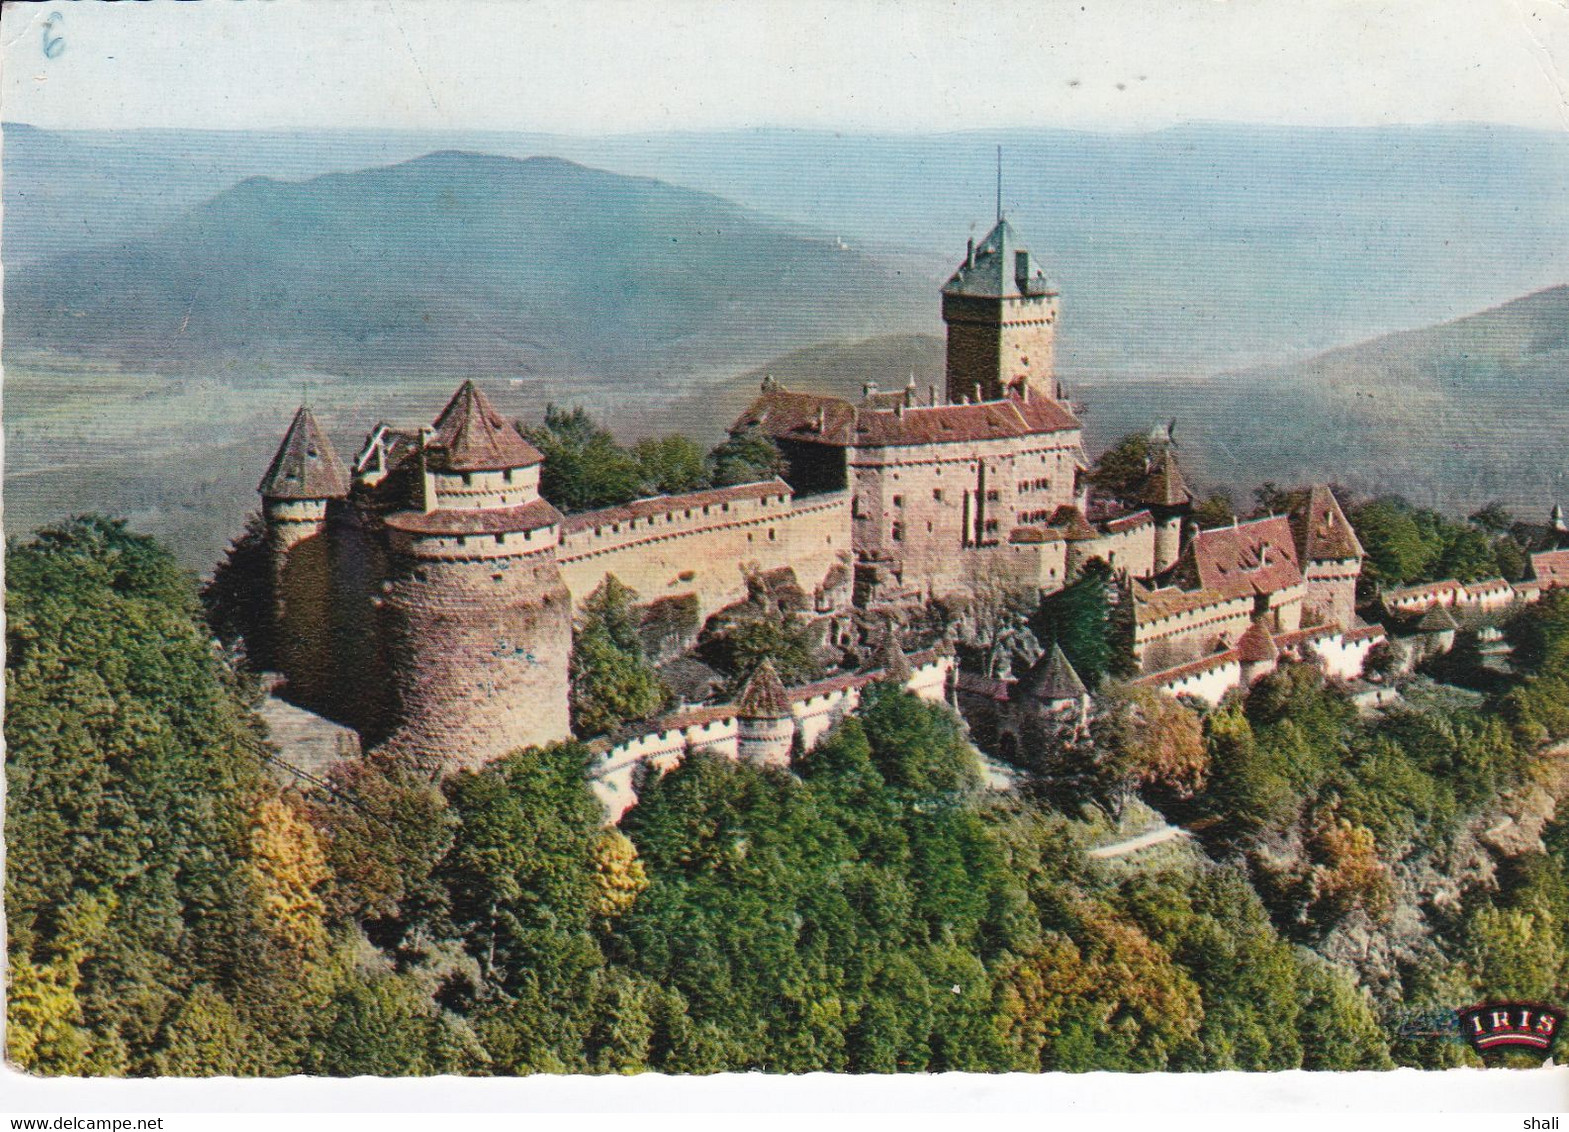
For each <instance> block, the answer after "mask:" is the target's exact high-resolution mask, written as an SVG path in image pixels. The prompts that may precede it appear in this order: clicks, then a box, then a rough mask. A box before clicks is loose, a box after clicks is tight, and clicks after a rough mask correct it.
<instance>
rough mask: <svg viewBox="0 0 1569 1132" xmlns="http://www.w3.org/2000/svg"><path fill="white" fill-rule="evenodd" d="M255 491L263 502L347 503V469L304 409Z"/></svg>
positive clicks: (297, 414) (300, 410) (296, 415)
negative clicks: (326, 500) (336, 500)
mask: <svg viewBox="0 0 1569 1132" xmlns="http://www.w3.org/2000/svg"><path fill="white" fill-rule="evenodd" d="M256 490H257V491H259V492H261V495H262V498H263V499H344V498H346V497H347V496H348V494H349V472H348V469H347V468H345V467H344V466H343V461H341V460H339V459H338V454H337V453H336V452H334V451H333V450H332V444H331V442H330V441H328V439H327V434H326V433H324V432H323V431H322V430H321V426H320V425H319V424H317V423H316V418H315V417H314V416H312V415H311V411H310V410H309V409H307V408H306V407H305V406H304V405H301V406H300V409H299V412H297V413H295V414H294V421H293V422H292V423H291V424H290V425H289V431H288V432H287V433H285V434H284V437H283V443H282V444H280V445H279V446H278V452H277V455H275V456H274V457H273V458H272V464H271V466H269V467H268V469H267V474H266V475H265V476H263V477H262V481H261V483H260V484H259V485H258V486H257V488H256Z"/></svg>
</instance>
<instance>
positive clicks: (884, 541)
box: [850, 432, 1079, 595]
mask: <svg viewBox="0 0 1569 1132" xmlns="http://www.w3.org/2000/svg"><path fill="white" fill-rule="evenodd" d="M1026 443H1027V444H1028V447H1021V444H1020V441H1018V440H1014V439H1001V440H981V441H972V442H956V443H948V444H940V445H939V444H932V445H926V446H922V447H909V448H903V447H900V448H867V449H858V450H857V451H856V453H855V456H854V460H853V463H852V465H851V469H850V474H851V480H852V484H853V486H854V490H855V509H854V515H855V517H854V520H853V526H854V535H853V537H854V543H855V550H856V552H857V554H858V555H861V556H864V557H866V558H871V559H875V560H881V561H890V562H895V563H898V564H899V566H900V569H901V573H902V574H903V575H904V576H905V578H906V581H907V583H908V584H910V585H920V586H921V588H923V589H926V590H927V591H929V592H930V593H933V594H939V595H940V594H942V593H945V592H948V591H951V590H955V589H959V588H962V587H964V586H966V585H967V584H968V583H969V578H970V575H971V574H973V573H974V572H975V571H976V570H977V569H981V570H985V569H986V567H985V566H984V564H982V562H981V561H980V560H979V559H977V558H976V557H975V556H974V555H973V553H972V552H971V549H969V548H974V547H975V546H976V545H977V542H979V544H980V545H981V546H982V547H985V546H987V545H992V546H1006V544H1007V542H1008V539H1009V535H1010V533H1011V532H1012V531H1013V529H1014V528H1015V527H1019V526H1025V525H1030V524H1031V523H1032V522H1045V521H1046V519H1048V518H1049V517H1050V516H1051V514H1052V513H1053V512H1054V511H1056V510H1057V508H1058V507H1060V506H1063V505H1064V504H1071V503H1072V502H1073V501H1074V475H1075V472H1076V470H1077V452H1078V444H1079V440H1078V433H1077V432H1067V433H1061V434H1054V435H1053V436H1051V437H1041V438H1039V439H1033V438H1032V439H1031V440H1030V441H1027V442H1026ZM992 557H994V558H995V557H998V556H992ZM1002 557H1004V558H1005V557H1006V556H1002ZM922 583H924V585H922ZM1058 584H1059V585H1060V584H1061V583H1060V582H1059V583H1058Z"/></svg>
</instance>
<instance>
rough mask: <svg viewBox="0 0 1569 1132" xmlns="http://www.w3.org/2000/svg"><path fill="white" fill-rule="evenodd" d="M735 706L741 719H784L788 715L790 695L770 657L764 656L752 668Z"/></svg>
mask: <svg viewBox="0 0 1569 1132" xmlns="http://www.w3.org/2000/svg"><path fill="white" fill-rule="evenodd" d="M735 706H736V714H737V715H738V716H740V717H741V718H742V719H784V718H786V717H788V716H789V715H790V696H789V694H788V693H786V692H785V686H784V682H783V681H782V680H780V679H779V672H778V670H776V669H775V668H774V662H773V661H772V660H771V659H769V658H768V657H764V658H763V663H761V664H759V665H758V666H757V668H756V669H754V670H753V672H752V675H751V676H750V677H749V678H748V679H747V682H746V687H744V688H742V689H741V695H740V697H739V698H738V699H737V700H736V702H735Z"/></svg>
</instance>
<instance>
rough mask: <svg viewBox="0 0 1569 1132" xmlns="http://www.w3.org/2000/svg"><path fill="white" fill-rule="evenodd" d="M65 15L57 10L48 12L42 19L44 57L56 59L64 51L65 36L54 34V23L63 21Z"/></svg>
mask: <svg viewBox="0 0 1569 1132" xmlns="http://www.w3.org/2000/svg"><path fill="white" fill-rule="evenodd" d="M64 21H65V17H64V16H62V15H61V14H60V13H59V12H50V13H49V18H48V19H47V20H45V21H44V58H45V59H58V58H60V56H61V55H62V54H63V53H64V51H65V36H63V35H55V34H54V29H55V25H56V24H60V23H63V22H64Z"/></svg>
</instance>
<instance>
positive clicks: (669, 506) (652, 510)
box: [561, 479, 790, 533]
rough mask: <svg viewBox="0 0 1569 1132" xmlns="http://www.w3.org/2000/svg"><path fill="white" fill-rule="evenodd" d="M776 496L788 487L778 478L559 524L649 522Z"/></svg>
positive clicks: (585, 514) (582, 514) (581, 515)
mask: <svg viewBox="0 0 1569 1132" xmlns="http://www.w3.org/2000/svg"><path fill="white" fill-rule="evenodd" d="M770 495H778V496H784V497H786V498H789V496H790V485H789V484H787V483H785V481H784V480H781V479H771V480H762V481H760V482H758V483H743V484H736V485H735V486H734V487H715V488H709V489H707V490H706V491H689V492H687V493H686V494H685V495H656V496H653V497H651V498H649V499H634V500H633V501H632V502H630V503H621V504H618V505H616V506H615V507H602V508H600V509H599V510H598V511H579V512H577V514H575V515H568V516H567V517H566V520H565V521H564V522H563V523H562V524H561V529H562V531H563V532H564V533H570V532H573V531H582V530H588V529H591V528H593V527H603V526H609V525H610V524H611V523H626V522H630V521H631V520H633V519H648V518H652V517H653V516H655V515H667V514H673V513H675V512H677V511H682V512H684V511H686V510H687V509H688V508H692V509H696V508H699V507H713V506H718V505H721V504H724V503H732V502H735V501H736V500H740V499H762V498H763V497H764V496H770Z"/></svg>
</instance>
